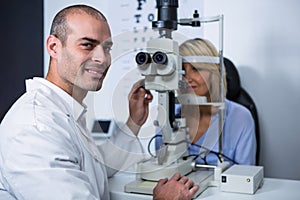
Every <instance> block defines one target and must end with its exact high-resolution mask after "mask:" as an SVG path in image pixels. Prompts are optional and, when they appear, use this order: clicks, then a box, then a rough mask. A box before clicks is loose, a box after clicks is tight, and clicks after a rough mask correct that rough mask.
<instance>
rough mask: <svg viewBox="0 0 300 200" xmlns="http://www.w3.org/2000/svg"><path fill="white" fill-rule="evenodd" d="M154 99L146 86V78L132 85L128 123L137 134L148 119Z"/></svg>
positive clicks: (129, 97) (129, 96)
mask: <svg viewBox="0 0 300 200" xmlns="http://www.w3.org/2000/svg"><path fill="white" fill-rule="evenodd" d="M152 99H153V96H152V94H151V92H150V91H149V90H146V89H145V88H144V80H139V81H138V82H136V83H135V84H134V85H133V86H132V89H131V91H130V93H129V95H128V100H129V112H130V116H129V118H128V120H127V123H126V124H127V126H128V127H129V128H130V130H131V131H132V132H133V133H134V134H135V135H137V134H138V132H139V130H140V128H141V126H142V125H143V124H144V123H145V122H146V120H147V117H148V114H149V103H150V102H151V101H152Z"/></svg>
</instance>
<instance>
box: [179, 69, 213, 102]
mask: <svg viewBox="0 0 300 200" xmlns="http://www.w3.org/2000/svg"><path fill="white" fill-rule="evenodd" d="M182 66H183V69H184V71H185V75H184V76H185V80H186V82H187V84H188V86H187V92H188V93H195V94H196V95H198V96H206V97H209V89H208V88H210V83H209V78H210V72H209V71H207V70H205V69H201V68H199V67H197V68H196V67H194V66H193V65H192V64H191V63H183V65H182Z"/></svg>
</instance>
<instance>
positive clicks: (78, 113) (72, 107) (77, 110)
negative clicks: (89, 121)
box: [26, 77, 87, 121]
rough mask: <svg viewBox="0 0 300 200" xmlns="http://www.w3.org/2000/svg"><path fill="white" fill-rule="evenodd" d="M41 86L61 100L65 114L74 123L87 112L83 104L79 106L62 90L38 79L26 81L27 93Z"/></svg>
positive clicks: (42, 79) (44, 80)
mask: <svg viewBox="0 0 300 200" xmlns="http://www.w3.org/2000/svg"><path fill="white" fill-rule="evenodd" d="M41 85H43V86H46V87H47V88H49V89H50V90H52V91H53V92H54V93H55V94H56V95H58V96H59V97H60V98H61V103H63V104H64V105H65V107H66V108H67V113H66V114H67V115H72V116H73V117H74V119H75V120H76V121H77V120H78V119H79V118H81V117H82V116H83V115H84V114H85V113H86V112H87V106H86V105H85V104H84V103H82V104H80V103H79V102H78V101H76V100H75V99H74V98H73V97H72V96H70V95H69V94H68V93H66V92H65V91H64V90H63V89H61V88H60V87H58V86H57V85H55V84H53V83H51V82H50V81H48V80H46V79H44V78H40V77H34V78H33V79H27V80H26V90H27V91H32V90H35V89H38V88H40V87H41Z"/></svg>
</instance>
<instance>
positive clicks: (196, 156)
mask: <svg viewBox="0 0 300 200" xmlns="http://www.w3.org/2000/svg"><path fill="white" fill-rule="evenodd" d="M157 137H162V135H154V136H153V137H152V138H151V139H150V141H149V143H148V148H147V149H148V153H149V154H150V155H151V157H154V158H156V155H154V154H153V153H152V152H151V149H150V145H151V143H152V141H153V140H154V139H155V138H157ZM187 143H188V144H190V145H192V146H196V147H198V148H203V149H205V150H207V151H209V153H213V154H215V155H216V156H217V157H218V160H219V161H220V162H221V163H222V162H223V161H222V157H224V158H226V159H227V160H228V161H231V162H233V163H234V164H238V163H237V162H236V161H234V160H233V159H231V158H229V157H228V156H226V155H225V154H223V153H220V152H216V151H212V150H210V149H208V148H206V147H204V146H201V145H199V144H193V143H190V142H187ZM164 144H165V145H168V143H164ZM203 153H204V152H203ZM203 153H199V154H191V155H188V156H185V157H184V158H188V157H190V156H195V157H194V158H193V160H196V159H197V158H198V157H200V158H201V159H202V160H203V162H204V164H208V163H207V160H206V156H207V155H208V154H207V155H205V156H204V157H201V154H203Z"/></svg>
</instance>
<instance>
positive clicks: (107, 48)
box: [103, 46, 111, 53]
mask: <svg viewBox="0 0 300 200" xmlns="http://www.w3.org/2000/svg"><path fill="white" fill-rule="evenodd" d="M103 50H104V51H105V52H107V53H109V52H110V51H111V47H110V46H107V47H103Z"/></svg>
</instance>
